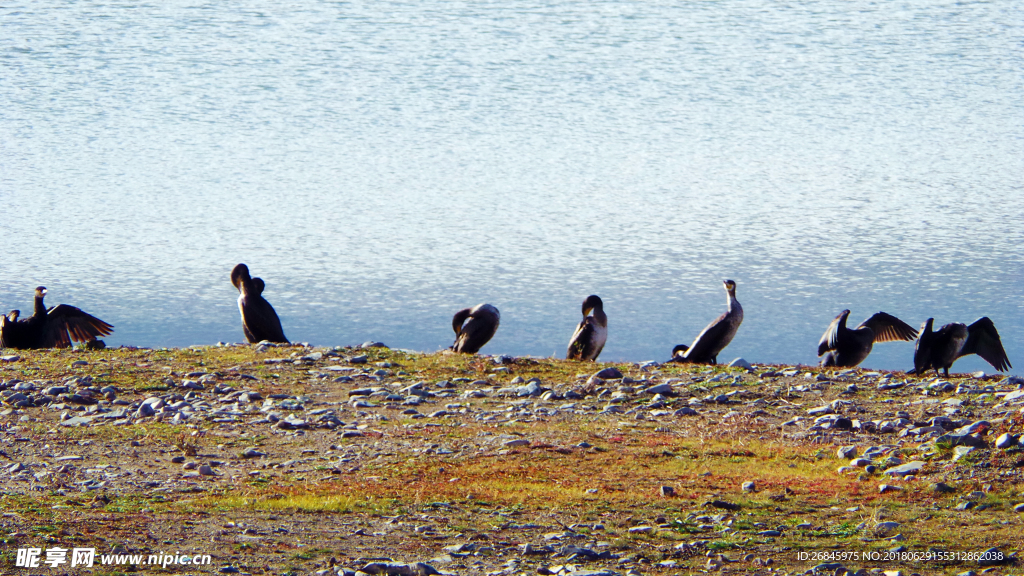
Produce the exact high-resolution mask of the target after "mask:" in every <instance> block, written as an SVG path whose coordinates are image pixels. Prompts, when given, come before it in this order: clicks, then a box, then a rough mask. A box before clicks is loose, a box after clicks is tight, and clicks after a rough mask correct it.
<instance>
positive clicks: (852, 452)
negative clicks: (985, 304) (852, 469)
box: [836, 446, 870, 466]
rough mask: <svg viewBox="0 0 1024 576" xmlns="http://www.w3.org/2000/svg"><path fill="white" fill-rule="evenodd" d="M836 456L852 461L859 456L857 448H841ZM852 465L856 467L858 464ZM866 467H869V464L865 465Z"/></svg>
mask: <svg viewBox="0 0 1024 576" xmlns="http://www.w3.org/2000/svg"><path fill="white" fill-rule="evenodd" d="M836 455H837V456H839V457H840V458H845V459H847V460H850V459H852V458H853V457H854V456H856V455H857V447H856V446H840V447H839V450H837V451H836ZM868 462H870V461H868ZM850 464H851V465H852V466H856V464H853V463H852V462H851V463H850ZM865 465H867V464H866V463H865Z"/></svg>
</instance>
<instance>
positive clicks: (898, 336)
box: [818, 310, 917, 368]
mask: <svg viewBox="0 0 1024 576" xmlns="http://www.w3.org/2000/svg"><path fill="white" fill-rule="evenodd" d="M849 315H850V311H849V310H843V311H842V312H840V313H839V316H836V318H835V320H833V321H832V323H831V324H829V326H828V330H826V331H825V334H824V335H822V337H821V340H820V341H819V342H818V356H822V355H824V357H823V358H822V359H821V365H822V366H835V367H839V368H852V367H854V366H857V365H858V364H860V363H861V362H863V361H864V359H865V358H867V357H868V354H870V353H871V348H872V347H873V346H874V344H875V342H894V341H904V342H910V341H912V340H914V339H915V338H917V330H914V329H913V328H912V327H911V326H910V325H909V324H907V323H906V322H904V321H902V320H900V319H899V318H897V317H895V316H893V315H892V314H887V313H885V312H878V313H877V314H874V315H872V316H871V317H870V318H868V319H867V320H865V321H863V322H861V323H860V326H857V327H856V328H854V329H852V330H851V329H849V328H847V327H846V318H847V317H848V316H849Z"/></svg>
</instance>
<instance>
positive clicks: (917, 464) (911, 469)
mask: <svg viewBox="0 0 1024 576" xmlns="http://www.w3.org/2000/svg"><path fill="white" fill-rule="evenodd" d="M922 468H924V462H922V461H920V460H915V461H913V462H907V463H906V464H900V465H899V466H893V467H892V468H889V469H887V470H886V471H885V472H882V474H884V475H888V476H910V475H912V474H917V473H918V472H920V471H921V469H922Z"/></svg>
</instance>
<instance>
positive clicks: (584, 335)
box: [565, 295, 608, 360]
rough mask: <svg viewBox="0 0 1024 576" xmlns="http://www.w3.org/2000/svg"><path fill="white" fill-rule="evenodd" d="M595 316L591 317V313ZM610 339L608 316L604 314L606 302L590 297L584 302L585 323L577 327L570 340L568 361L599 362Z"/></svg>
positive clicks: (566, 355)
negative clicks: (598, 358)
mask: <svg viewBox="0 0 1024 576" xmlns="http://www.w3.org/2000/svg"><path fill="white" fill-rule="evenodd" d="M591 312H593V313H594V315H593V316H591V315H590V313H591ZM607 339H608V316H607V315H606V314H605V313H604V302H602V301H601V299H600V298H599V297H597V296H594V295H590V296H587V299H586V300H584V301H583V321H582V322H580V323H579V325H578V326H576V331H575V332H573V334H572V338H571V339H570V340H569V350H568V351H567V352H566V354H565V358H566V360H597V357H598V356H600V355H601V350H603V349H604V343H605V341H606V340H607Z"/></svg>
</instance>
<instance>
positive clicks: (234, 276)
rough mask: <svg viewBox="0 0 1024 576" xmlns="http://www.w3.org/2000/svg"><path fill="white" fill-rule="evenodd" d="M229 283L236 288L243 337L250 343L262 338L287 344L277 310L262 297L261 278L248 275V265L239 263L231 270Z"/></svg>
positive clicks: (262, 339) (262, 284)
mask: <svg viewBox="0 0 1024 576" xmlns="http://www.w3.org/2000/svg"><path fill="white" fill-rule="evenodd" d="M231 283H232V284H234V285H235V288H237V289H238V293H239V294H238V310H239V311H240V312H241V313H242V331H243V332H245V338H246V339H247V340H248V341H249V342H250V343H251V344H255V343H257V342H262V341H264V340H267V341H270V342H282V343H285V344H288V339H287V338H285V337H284V330H283V329H281V320H280V319H279V318H278V317H277V312H274V307H273V306H271V305H270V302H267V300H266V299H265V298H263V288H264V287H265V284H264V283H263V279H261V278H252V277H250V276H249V267H248V266H246V265H245V264H239V265H237V266H235V267H234V269H232V270H231Z"/></svg>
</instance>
